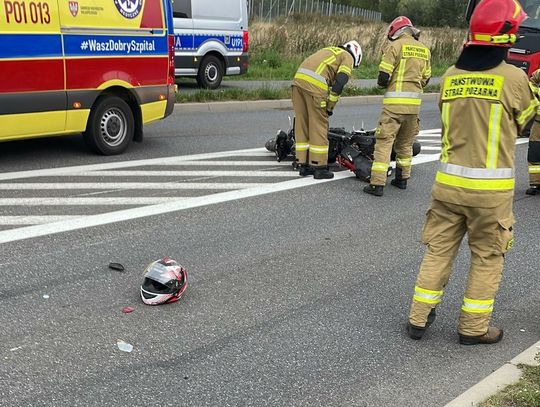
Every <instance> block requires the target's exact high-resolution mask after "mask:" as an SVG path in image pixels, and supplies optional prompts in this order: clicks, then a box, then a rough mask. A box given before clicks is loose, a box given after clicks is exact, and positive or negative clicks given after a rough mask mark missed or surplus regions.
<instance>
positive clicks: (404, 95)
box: [384, 92, 422, 99]
mask: <svg viewBox="0 0 540 407" xmlns="http://www.w3.org/2000/svg"><path fill="white" fill-rule="evenodd" d="M421 96H422V94H421V93H418V92H386V93H385V94H384V97H385V98H407V99H419V98H420V97H421Z"/></svg>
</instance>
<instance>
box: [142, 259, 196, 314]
mask: <svg viewBox="0 0 540 407" xmlns="http://www.w3.org/2000/svg"><path fill="white" fill-rule="evenodd" d="M186 287H187V271H186V269H184V268H183V267H182V266H180V265H179V264H178V263H177V262H176V261H174V260H172V259H170V258H168V257H164V258H162V259H161V260H157V261H154V262H153V263H150V264H149V265H148V267H147V268H146V269H145V270H144V281H143V283H142V285H141V298H142V300H143V302H144V303H145V304H148V305H160V304H169V303H172V302H175V301H178V299H179V298H180V297H181V296H182V294H183V293H184V291H185V290H186Z"/></svg>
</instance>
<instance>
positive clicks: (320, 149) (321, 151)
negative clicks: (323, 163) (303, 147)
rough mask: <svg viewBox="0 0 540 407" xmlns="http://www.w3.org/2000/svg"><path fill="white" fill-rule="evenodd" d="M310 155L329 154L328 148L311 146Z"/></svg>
mask: <svg viewBox="0 0 540 407" xmlns="http://www.w3.org/2000/svg"><path fill="white" fill-rule="evenodd" d="M309 152H310V153H316V154H328V146H309Z"/></svg>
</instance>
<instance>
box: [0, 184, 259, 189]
mask: <svg viewBox="0 0 540 407" xmlns="http://www.w3.org/2000/svg"><path fill="white" fill-rule="evenodd" d="M264 185H265V184H264V183H251V182H245V183H242V182H238V183H230V182H224V183H219V182H197V183H195V182H183V183H175V182H65V183H62V182H56V183H50V184H49V183H46V182H40V183H10V184H2V183H0V190H1V191H23V190H70V189H98V190H123V189H129V190H132V189H150V190H156V189H157V190H160V189H163V190H207V189H209V190H212V189H242V188H256V187H259V186H264Z"/></svg>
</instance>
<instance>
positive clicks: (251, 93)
mask: <svg viewBox="0 0 540 407" xmlns="http://www.w3.org/2000/svg"><path fill="white" fill-rule="evenodd" d="M384 91H385V90H384V89H381V88H357V87H355V86H346V87H345V89H344V90H343V95H342V96H369V95H382V94H384ZM438 91H439V87H438V86H437V85H428V86H427V87H426V89H424V92H425V93H436V92H438ZM290 98H291V90H290V88H269V87H264V88H260V89H221V90H220V89H218V90H200V91H198V92H196V93H191V94H183V93H179V94H178V95H177V100H178V102H179V103H207V102H227V101H246V100H279V99H290Z"/></svg>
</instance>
